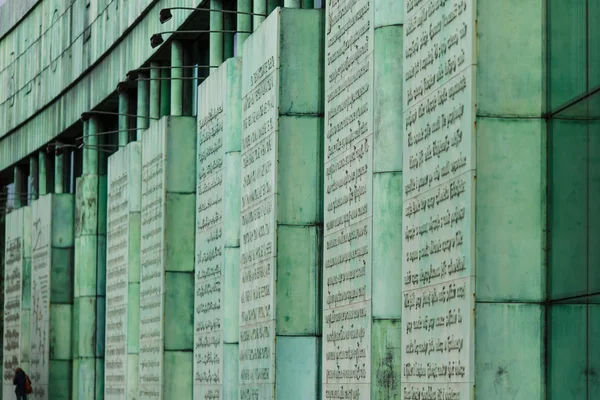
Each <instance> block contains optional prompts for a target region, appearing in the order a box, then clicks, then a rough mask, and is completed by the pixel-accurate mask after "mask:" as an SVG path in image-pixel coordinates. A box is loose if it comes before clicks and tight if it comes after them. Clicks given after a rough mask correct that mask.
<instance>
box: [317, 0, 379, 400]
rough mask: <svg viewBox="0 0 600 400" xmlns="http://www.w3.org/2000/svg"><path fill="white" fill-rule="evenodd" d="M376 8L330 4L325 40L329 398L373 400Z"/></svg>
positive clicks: (358, 1)
mask: <svg viewBox="0 0 600 400" xmlns="http://www.w3.org/2000/svg"><path fill="white" fill-rule="evenodd" d="M373 32H374V31H373V2H372V0H348V1H334V2H331V4H328V8H327V22H326V40H325V46H326V50H325V57H326V60H325V62H326V65H325V180H324V185H325V187H324V199H325V205H324V207H325V210H324V225H325V228H324V248H323V253H324V254H323V260H324V261H323V318H324V321H323V371H322V374H323V376H322V380H323V396H324V399H340V398H350V399H361V400H362V399H369V398H370V391H371V389H370V382H371V298H372V297H371V286H372V284H371V270H372V267H371V265H372V262H371V260H372V225H373V221H372V215H373V211H372V199H373V81H374V71H373V45H374V37H373V34H374V33H373Z"/></svg>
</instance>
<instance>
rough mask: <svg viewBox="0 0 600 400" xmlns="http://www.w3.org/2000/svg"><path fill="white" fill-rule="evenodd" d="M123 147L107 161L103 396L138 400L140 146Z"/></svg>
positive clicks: (130, 144)
mask: <svg viewBox="0 0 600 400" xmlns="http://www.w3.org/2000/svg"><path fill="white" fill-rule="evenodd" d="M123 146H124V147H122V148H120V149H119V151H117V152H116V153H115V154H113V155H111V156H110V157H109V159H108V199H107V209H108V211H107V213H108V215H107V236H106V240H107V248H106V257H107V260H106V345H105V353H106V356H105V360H106V364H105V367H106V369H105V382H104V393H105V398H106V399H122V398H125V397H126V398H128V399H137V398H139V397H138V364H139V360H138V352H139V346H138V341H139V333H138V332H139V315H140V302H139V299H140V283H139V282H140V263H139V259H140V207H141V197H140V196H141V145H140V142H137V141H135V142H131V143H129V144H127V145H124V144H123ZM142 398H143V397H142Z"/></svg>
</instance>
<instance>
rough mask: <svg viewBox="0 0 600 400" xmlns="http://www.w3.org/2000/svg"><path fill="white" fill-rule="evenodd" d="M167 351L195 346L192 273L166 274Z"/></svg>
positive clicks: (165, 322)
mask: <svg viewBox="0 0 600 400" xmlns="http://www.w3.org/2000/svg"><path fill="white" fill-rule="evenodd" d="M164 313H165V317H164V318H165V321H164V324H165V327H166V328H165V352H169V351H172V350H189V349H192V348H193V341H194V331H193V329H190V327H192V326H193V325H194V279H193V274H192V273H187V272H167V273H166V274H165V311H164Z"/></svg>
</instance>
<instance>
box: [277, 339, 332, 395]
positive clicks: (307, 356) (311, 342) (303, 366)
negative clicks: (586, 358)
mask: <svg viewBox="0 0 600 400" xmlns="http://www.w3.org/2000/svg"><path fill="white" fill-rule="evenodd" d="M320 350H321V338H319V337H316V336H305V337H302V336H296V337H288V336H277V349H276V354H277V356H276V357H277V358H276V361H275V364H276V372H275V374H276V376H277V384H276V388H275V393H276V395H275V396H276V398H277V400H293V399H297V398H298V396H299V395H300V393H302V398H304V399H318V398H319V378H320V377H319V369H318V368H316V366H317V365H319V358H320V357H321V352H320Z"/></svg>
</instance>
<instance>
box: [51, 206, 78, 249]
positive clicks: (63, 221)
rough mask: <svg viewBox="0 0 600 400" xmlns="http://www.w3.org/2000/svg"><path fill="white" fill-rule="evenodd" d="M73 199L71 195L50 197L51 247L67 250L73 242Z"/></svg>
mask: <svg viewBox="0 0 600 400" xmlns="http://www.w3.org/2000/svg"><path fill="white" fill-rule="evenodd" d="M74 217H75V199H74V198H73V195H71V194H55V195H53V196H52V247H54V248H69V247H73V246H74V245H75V242H74V229H73V227H74Z"/></svg>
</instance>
